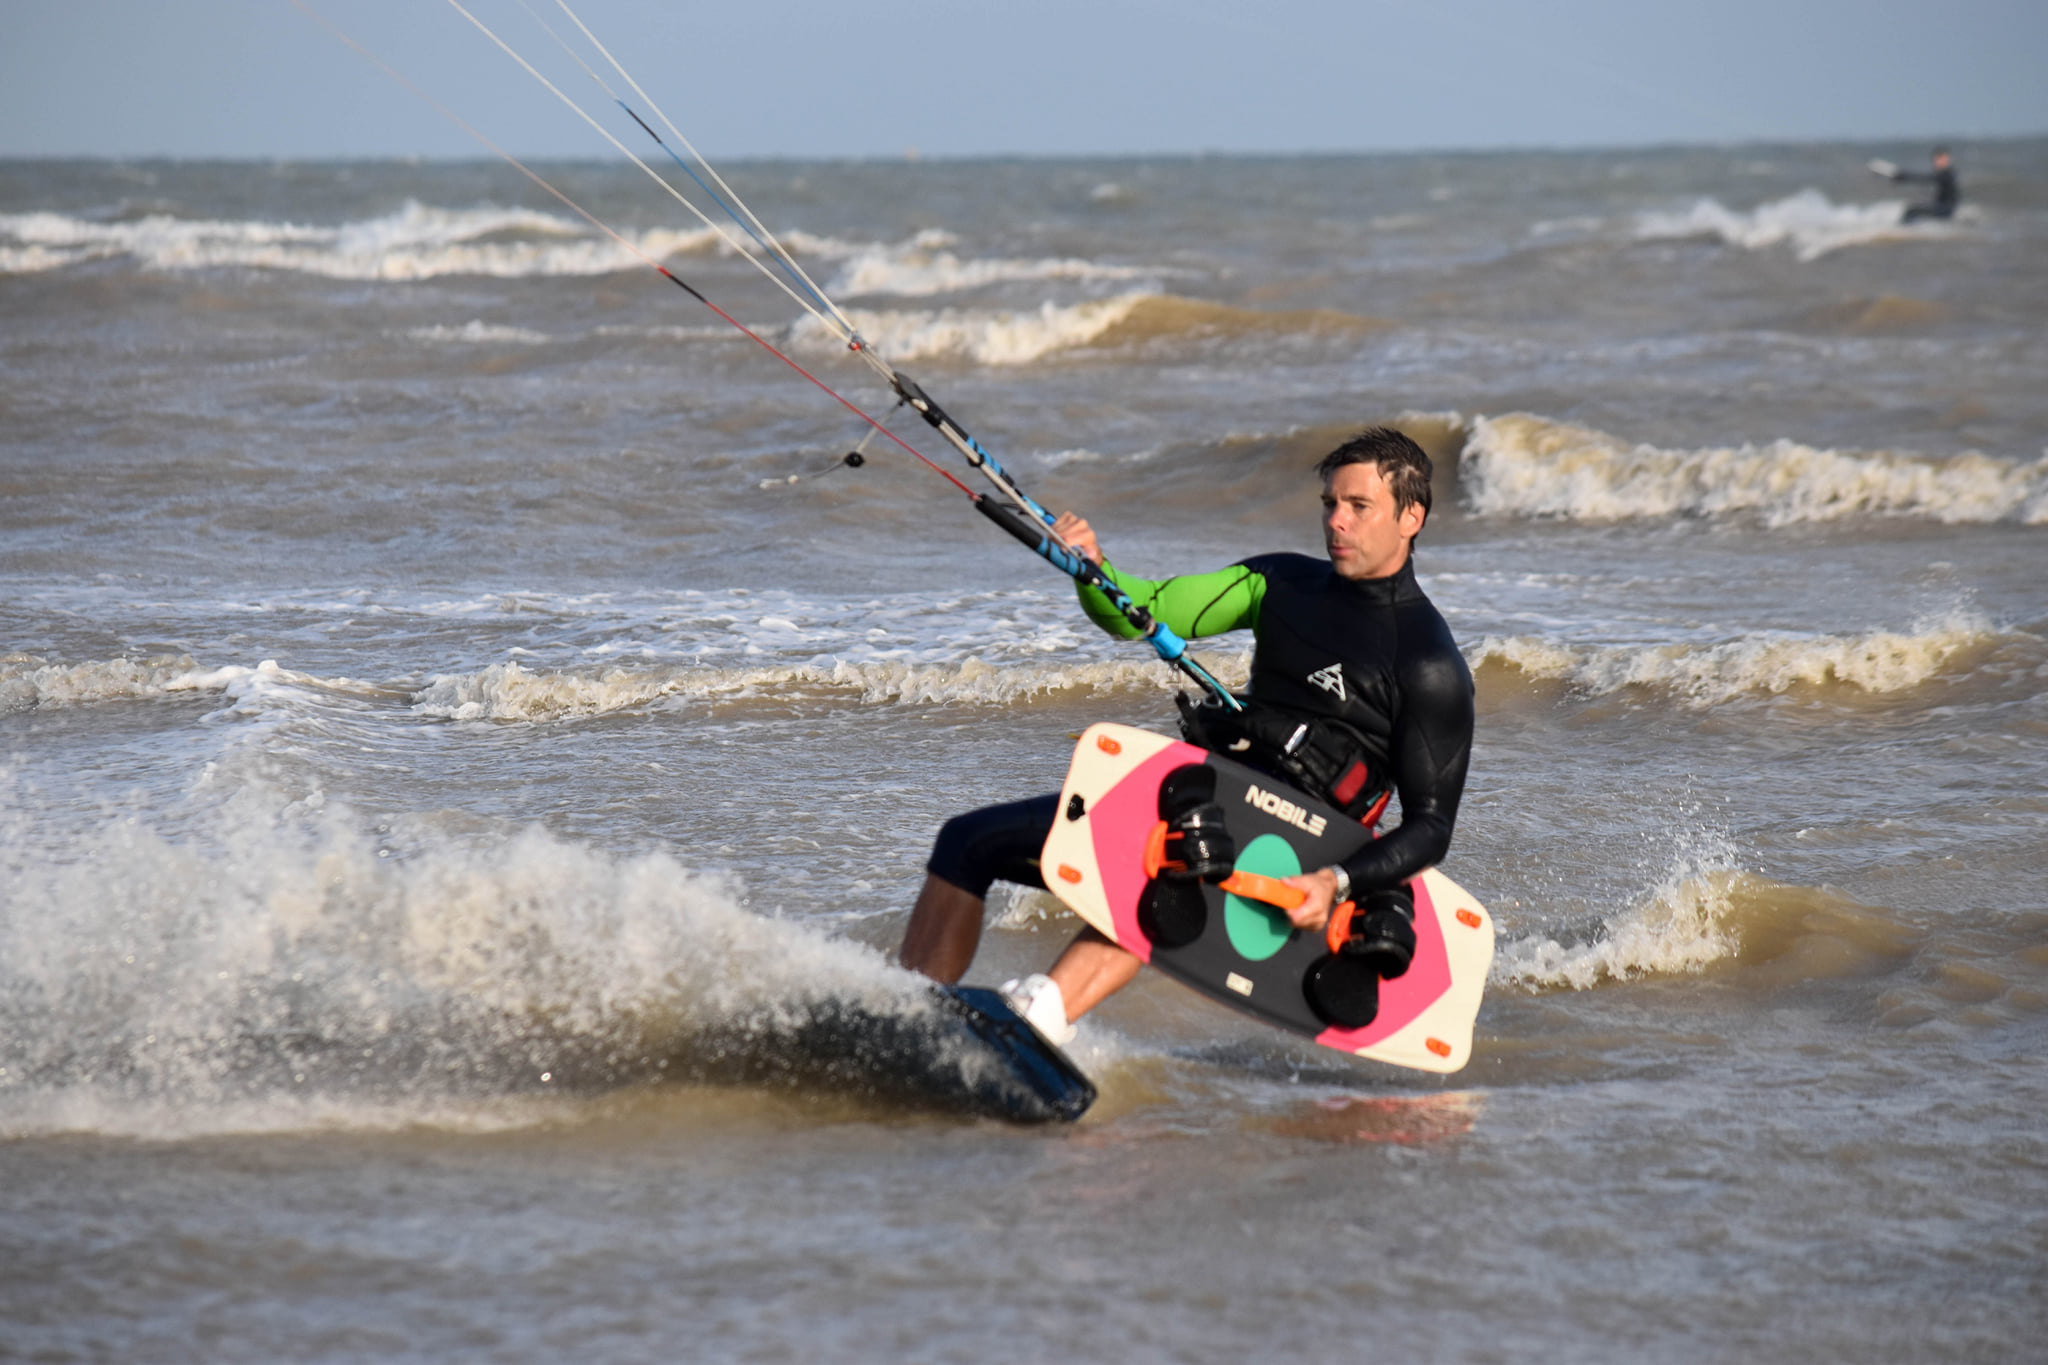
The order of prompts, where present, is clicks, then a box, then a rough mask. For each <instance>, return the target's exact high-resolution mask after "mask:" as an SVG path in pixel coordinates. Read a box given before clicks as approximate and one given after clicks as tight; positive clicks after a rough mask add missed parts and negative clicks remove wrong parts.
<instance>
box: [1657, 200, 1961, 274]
mask: <svg viewBox="0 0 2048 1365" xmlns="http://www.w3.org/2000/svg"><path fill="white" fill-rule="evenodd" d="M1904 208H1905V205H1904V203H1903V201H1900V200H1895V199H1894V200H1881V201H1879V202H1877V203H1874V204H1836V203H1831V202H1830V201H1829V200H1828V197H1827V196H1826V195H1824V194H1822V193H1821V192H1820V191H1819V190H1812V189H1806V190H1801V191H1799V193H1797V194H1793V195H1788V196H1787V197H1785V198H1783V199H1779V200H1776V201H1774V202H1772V203H1768V204H1759V205H1758V206H1757V207H1756V208H1754V209H1751V210H1750V211H1749V212H1747V213H1743V212H1740V211H1738V210H1734V209H1729V208H1726V207H1723V206H1722V204H1721V203H1720V202H1719V201H1718V200H1714V199H1701V200H1700V201H1698V202H1697V203H1695V204H1694V205H1693V206H1692V207H1691V208H1689V209H1687V210H1685V211H1684V212H1682V213H1645V214H1641V215H1639V216H1638V217H1637V219H1636V226H1635V236H1636V239H1637V240H1638V241H1659V240H1670V239H1674V238H1684V237H1716V238H1719V239H1720V240H1721V241H1723V242H1726V243H1727V244H1728V245H1730V246H1738V247H1742V248H1743V249H1745V250H1748V251H1762V250H1766V249H1768V248H1771V247H1775V246H1779V245H1781V244H1788V243H1789V244H1790V245H1791V247H1792V248H1793V253H1794V255H1795V256H1796V257H1797V258H1798V259H1799V260H1802V261H1812V260H1818V259H1819V258H1820V257H1822V256H1825V255H1827V254H1828V253H1829V252H1831V251H1839V250H1841V249H1842V248H1843V247H1850V246H1863V245H1867V244H1869V243H1872V242H1903V241H1914V240H1924V239H1925V238H1928V237H1933V236H1943V235H1951V234H1953V233H1954V232H1955V231H1956V229H1955V227H1954V226H1953V225H1951V224H1944V223H1916V224H1915V225H1913V226H1912V227H1907V226H1905V225H1904V224H1902V223H1900V221H1899V215H1900V213H1901V211H1902V210H1903V209H1904Z"/></svg>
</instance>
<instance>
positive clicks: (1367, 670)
mask: <svg viewBox="0 0 2048 1365" xmlns="http://www.w3.org/2000/svg"><path fill="white" fill-rule="evenodd" d="M1226 574H1233V575H1238V576H1239V577H1238V578H1237V579H1235V580H1234V581H1232V582H1231V583H1230V584H1229V587H1228V588H1227V589H1226V591H1234V590H1236V589H1238V588H1240V587H1242V586H1243V585H1244V584H1245V583H1246V582H1247V581H1248V579H1256V588H1257V591H1256V592H1255V594H1254V596H1253V606H1252V614H1253V616H1254V617H1255V619H1253V620H1252V621H1250V622H1249V624H1250V625H1251V629H1252V632H1253V639H1254V642H1255V647H1254V650H1253V653H1252V670H1251V687H1250V697H1251V698H1252V700H1253V701H1254V703H1272V704H1274V705H1278V706H1283V707H1286V708H1289V709H1290V710H1293V711H1307V712H1313V713H1315V714H1319V715H1328V716H1332V717H1335V718H1336V719H1339V720H1342V721H1344V722H1346V723H1347V724H1348V725H1350V726H1351V727H1352V728H1354V729H1356V730H1357V731H1359V732H1360V733H1361V734H1363V735H1364V736H1365V737H1366V740H1367V743H1368V746H1369V747H1370V748H1372V749H1374V750H1375V751H1376V752H1375V757H1376V758H1378V759H1379V760H1380V762H1381V763H1383V764H1384V770H1385V771H1386V772H1387V773H1388V774H1390V775H1391V777H1392V780H1393V785H1394V789H1395V791H1396V792H1398V793H1399V795H1400V798H1401V824H1400V827H1399V828H1397V829H1395V830H1394V831H1392V832H1391V833H1389V834H1387V835H1386V836H1385V837H1383V838H1380V839H1376V840H1374V841H1373V842H1372V843H1371V844H1368V845H1367V846H1366V847H1365V848H1363V849H1361V850H1359V851H1358V852H1357V853H1355V854H1353V855H1352V856H1351V857H1350V858H1347V859H1346V860H1345V863H1344V868H1345V871H1346V872H1348V873H1349V874H1350V876H1351V885H1352V890H1353V892H1354V894H1362V893H1364V892H1367V891H1373V890H1378V889H1382V888H1390V887H1395V886H1399V885H1400V884H1401V883H1402V882H1405V881H1407V880H1408V879H1409V878H1411V877H1413V876H1415V875H1417V874H1418V873H1420V872H1422V871H1423V870H1424V869H1426V868H1429V867H1432V866H1434V865H1435V864H1437V863H1438V862H1441V861H1442V860H1443V857H1444V854H1445V852H1446V851H1447V850H1448V849H1449V848H1450V843H1451V829H1452V826H1453V824H1454V823H1455V821H1456V819H1457V814H1458V801H1459V798H1460V797H1461V796H1462V795H1463V793H1464V790H1465V770H1466V766H1467V764H1468V762H1469V760H1470V758H1471V752H1472V674H1471V671H1470V670H1469V669H1468V668H1466V666H1465V660H1464V658H1463V656H1462V655H1460V654H1459V653H1458V647H1457V645H1456V643H1455V642H1454V641H1453V640H1452V639H1451V632H1450V627H1449V626H1447V625H1446V624H1445V623H1444V618H1443V617H1442V615H1441V614H1439V613H1438V611H1437V609H1436V607H1435V606H1433V605H1432V604H1431V603H1430V600H1429V598H1428V597H1427V596H1425V595H1424V594H1423V591H1422V589H1421V587H1420V586H1418V585H1417V583H1416V582H1415V572H1414V568H1413V566H1412V564H1404V565H1403V566H1402V567H1401V569H1400V571H1399V572H1397V573H1395V574H1393V575H1392V576H1390V577H1387V578H1378V579H1363V580H1354V579H1346V578H1343V577H1340V576H1339V575H1338V574H1337V572H1336V570H1335V569H1334V568H1332V567H1331V565H1330V563H1329V561H1327V560H1323V559H1314V558H1310V557H1309V556H1307V555H1298V554H1272V555H1259V556H1257V557H1255V558H1252V559H1248V560H1245V561H1244V562H1243V563H1242V564H1239V565H1237V566H1235V567H1234V568H1233V569H1231V570H1227V571H1226ZM1118 579H1119V581H1120V582H1121V583H1123V584H1124V586H1125V589H1126V590H1127V591H1129V592H1131V594H1132V596H1133V597H1134V598H1136V599H1137V600H1138V601H1139V603H1140V604H1141V605H1145V606H1147V607H1150V608H1153V609H1154V610H1155V612H1156V614H1158V615H1160V616H1161V617H1162V618H1163V619H1166V620H1168V623H1169V624H1172V625H1174V626H1175V627H1176V628H1177V629H1178V628H1179V627H1180V626H1181V625H1183V624H1186V625H1187V626H1188V627H1189V628H1188V629H1187V630H1185V631H1183V633H1184V634H1187V635H1200V634H1213V633H1218V632H1220V631H1222V630H1228V629H1234V628H1237V626H1238V625H1239V624H1242V623H1243V622H1242V620H1241V615H1242V614H1241V613H1240V614H1239V615H1238V616H1232V615H1230V614H1228V613H1226V614H1225V615H1224V616H1223V619H1221V620H1212V621H1208V624H1210V625H1212V626H1213V627H1214V629H1210V630H1205V629H1203V628H1202V627H1203V625H1204V623H1205V619H1206V618H1208V617H1210V616H1212V615H1213V613H1211V612H1210V611H1209V609H1208V608H1206V607H1205V608H1202V609H1201V610H1195V611H1193V612H1192V614H1191V617H1190V612H1189V609H1188V608H1187V607H1186V606H1182V607H1181V608H1180V609H1179V610H1178V611H1174V610H1160V609H1159V607H1160V603H1161V601H1162V600H1165V599H1167V598H1168V597H1169V593H1170V590H1173V589H1175V588H1176V586H1178V588H1180V589H1182V590H1183V591H1181V592H1180V594H1179V596H1180V597H1181V598H1182V599H1183V601H1184V602H1185V601H1186V600H1187V596H1188V595H1187V593H1186V592H1185V591H1184V590H1185V589H1186V588H1187V587H1189V586H1190V585H1193V584H1206V583H1208V582H1211V581H1213V582H1223V581H1224V575H1205V576H1204V577H1203V578H1202V579H1179V580H1173V579H1169V580H1167V581H1166V582H1165V583H1158V584H1154V583H1147V582H1146V581H1145V580H1142V579H1133V578H1130V577H1129V576H1127V575H1121V574H1119V575H1118ZM1147 589H1149V590H1150V591H1149V592H1148V591H1147ZM1204 590H1205V591H1206V588H1204ZM1196 596H1197V597H1199V596H1200V594H1199V593H1198V594H1196ZM1220 596H1221V594H1219V598H1220ZM1091 615H1096V616H1097V619H1098V620H1101V619H1103V618H1102V617H1101V615H1100V614H1099V613H1097V612H1094V611H1091ZM1175 615H1180V616H1182V617H1183V618H1186V619H1184V620H1182V621H1175V620H1174V619H1173V617H1174V616H1175ZM1105 624H1107V622H1105ZM1058 807H1059V797H1058V795H1057V794H1054V795H1050V796H1042V797H1033V798H1031V799H1030V800H1026V801H1016V802H1012V803H1010V804H1008V805H1003V806H990V807H987V808H985V809H983V810H978V811H971V812H969V813H967V814H965V815H961V816H956V817H955V818H954V819H952V820H949V821H948V822H947V823H946V825H945V827H944V828H943V829H941V830H940V832H939V838H938V841H937V843H936V844H935V845H934V846H933V849H932V856H931V861H930V862H929V863H928V864H927V865H926V870H927V871H929V872H930V873H931V874H932V875H933V876H936V877H938V878H940V879H941V880H943V881H946V882H950V883H951V884H952V885H954V886H957V887H960V888H961V889H962V890H965V891H969V892H971V893H973V894H974V895H976V896H981V897H986V896H987V895H988V888H989V884H990V883H991V882H993V881H997V880H1001V881H1011V882H1018V883H1021V884H1023V885H1025V886H1036V887H1041V888H1042V887H1044V885H1045V882H1044V880H1043V879H1042V878H1041V876H1040V875H1039V871H1038V854H1039V849H1040V848H1041V847H1042V846H1043V845H1044V843H1045V837H1046V833H1047V831H1049V830H1050V829H1051V828H1052V822H1053V820H1054V818H1055V817H1056V816H1057V814H1058Z"/></svg>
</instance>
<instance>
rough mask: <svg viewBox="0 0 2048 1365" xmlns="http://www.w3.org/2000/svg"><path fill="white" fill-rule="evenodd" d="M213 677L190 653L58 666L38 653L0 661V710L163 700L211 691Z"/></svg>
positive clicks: (9, 656) (18, 655) (16, 655)
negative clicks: (208, 684) (208, 682)
mask: <svg viewBox="0 0 2048 1365" xmlns="http://www.w3.org/2000/svg"><path fill="white" fill-rule="evenodd" d="M209 676H210V675H208V674H206V673H204V672H202V671H200V670H199V668H198V667H197V666H196V665H195V664H194V663H193V661H192V656H191V655H189V654H159V655H155V656H153V657H151V658H148V659H100V660H90V661H87V662H85V663H76V664H60V663H52V662H50V661H49V660H48V659H44V658H40V657H38V656H36V655H34V654H9V655H7V656H6V657H4V658H0V711H23V710H29V709H32V708H40V707H50V708H55V707H60V706H85V705H90V704H92V703H94V702H104V701H129V700H136V699H139V698H145V697H160V696H162V695H163V694H164V693H166V692H189V691H201V690H212V689H210V688H206V687H203V686H201V684H202V683H203V682H204V681H205V680H206V679H207V678H208V677H209Z"/></svg>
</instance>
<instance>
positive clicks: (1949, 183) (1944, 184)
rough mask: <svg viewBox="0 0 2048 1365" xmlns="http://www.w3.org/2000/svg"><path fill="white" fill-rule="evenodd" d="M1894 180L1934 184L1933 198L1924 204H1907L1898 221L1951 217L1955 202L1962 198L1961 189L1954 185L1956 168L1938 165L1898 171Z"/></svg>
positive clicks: (1909, 221) (1953, 212)
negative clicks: (1931, 167)
mask: <svg viewBox="0 0 2048 1365" xmlns="http://www.w3.org/2000/svg"><path fill="white" fill-rule="evenodd" d="M1892 178H1893V179H1894V180H1915V181H1920V182H1923V183H1928V184H1932V185H1933V186H1934V198H1932V199H1930V200H1928V201H1927V202H1926V203H1924V204H1909V205H1907V206H1906V212H1905V214H1904V216H1902V217H1901V218H1900V219H1899V221H1900V222H1902V223H1912V222H1917V221H1919V220H1920V219H1922V218H1951V217H1954V216H1955V211H1956V204H1957V203H1958V202H1960V201H1961V199H1962V191H1961V190H1960V189H1959V188H1958V187H1957V185H1956V168H1955V167H1954V166H1940V167H1937V168H1935V169H1934V170H1931V171H1900V172H1898V173H1897V174H1896V175H1894V176H1893V177H1892Z"/></svg>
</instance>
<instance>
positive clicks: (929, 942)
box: [896, 872, 982, 981]
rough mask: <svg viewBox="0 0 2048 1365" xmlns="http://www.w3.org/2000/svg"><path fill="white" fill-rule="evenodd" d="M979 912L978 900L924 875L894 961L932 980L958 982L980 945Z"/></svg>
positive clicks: (979, 903)
mask: <svg viewBox="0 0 2048 1365" xmlns="http://www.w3.org/2000/svg"><path fill="white" fill-rule="evenodd" d="M981 912H982V901H981V897H979V896H977V895H975V894H973V893H972V892H969V891H962V890H961V889H960V888H959V887H957V886H955V885H953V884H952V883H951V882H948V881H941V880H940V879H939V878H937V877H934V876H932V875H931V874H930V873H929V872H927V873H926V874H925V878H924V889H923V890H922V891H920V892H918V893H917V904H915V905H913V906H911V907H910V925H909V927H908V928H906V929H905V930H904V931H903V946H902V947H901V948H899V949H897V950H896V960H897V961H898V962H901V963H902V964H903V965H904V966H906V967H908V968H910V970H912V971H913V972H923V973H924V974H925V975H926V976H928V977H930V978H931V979H932V980H934V981H958V980H959V979H960V978H961V977H963V976H965V975H966V974H967V966H968V964H969V963H971V962H973V961H974V950H975V949H976V948H978V947H980V946H981Z"/></svg>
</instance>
